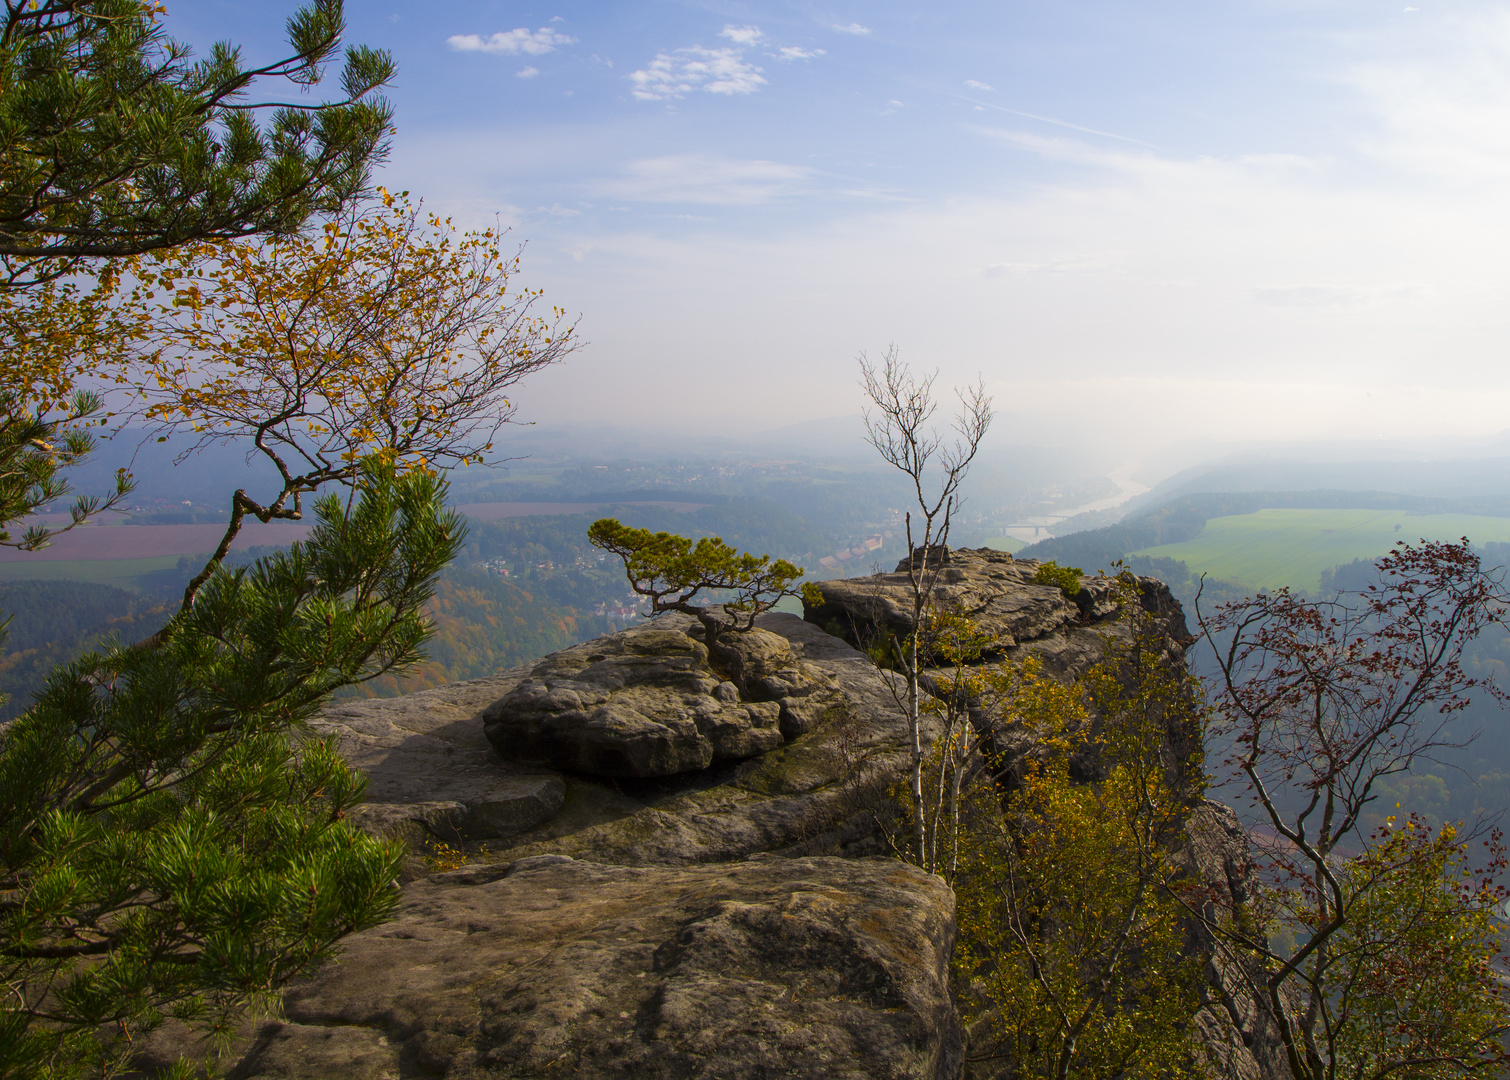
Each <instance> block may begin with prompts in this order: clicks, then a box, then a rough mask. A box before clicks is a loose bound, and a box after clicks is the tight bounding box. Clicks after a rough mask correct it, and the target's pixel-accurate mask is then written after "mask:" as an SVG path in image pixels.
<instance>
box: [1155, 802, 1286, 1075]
mask: <svg viewBox="0 0 1510 1080" xmlns="http://www.w3.org/2000/svg"><path fill="white" fill-rule="evenodd" d="M1185 837H1186V843H1185V846H1184V849H1183V850H1182V851H1181V852H1180V860H1181V862H1182V863H1183V864H1184V866H1185V868H1186V870H1187V871H1188V872H1190V873H1191V874H1192V875H1194V876H1196V877H1198V878H1199V879H1200V880H1201V881H1202V882H1203V883H1205V884H1206V885H1207V886H1208V887H1210V888H1211V889H1212V890H1213V898H1214V902H1215V903H1216V904H1217V905H1218V906H1220V907H1224V908H1226V909H1227V910H1228V911H1229V912H1230V911H1231V910H1232V906H1233V904H1234V902H1235V903H1237V904H1239V905H1242V904H1246V903H1247V902H1248V901H1249V894H1250V893H1251V891H1252V881H1251V880H1250V868H1249V857H1248V837H1247V833H1246V832H1245V831H1244V829H1243V827H1242V825H1241V824H1240V823H1239V821H1238V819H1237V814H1235V813H1234V812H1233V811H1232V809H1231V808H1230V807H1226V806H1223V805H1222V804H1221V803H1217V802H1212V801H1211V800H1209V799H1208V800H1204V801H1202V802H1201V803H1200V804H1199V805H1197V806H1196V807H1195V809H1194V810H1193V811H1192V812H1191V814H1190V818H1189V820H1188V821H1187V822H1186V824H1185ZM1187 932H1188V933H1189V934H1190V938H1191V944H1192V946H1193V947H1194V948H1195V949H1196V950H1197V951H1198V952H1199V953H1200V955H1202V956H1205V957H1207V958H1208V959H1207V961H1206V979H1207V983H1208V987H1209V989H1208V993H1207V1002H1206V1004H1205V1006H1204V1007H1203V1008H1202V1009H1201V1011H1200V1012H1199V1013H1197V1014H1196V1027H1197V1030H1198V1031H1199V1033H1200V1038H1201V1043H1202V1045H1203V1046H1204V1048H1205V1050H1206V1055H1207V1058H1208V1060H1209V1061H1210V1063H1211V1065H1212V1066H1213V1069H1214V1072H1215V1074H1216V1075H1218V1076H1222V1077H1232V1078H1233V1080H1289V1077H1290V1069H1289V1063H1288V1061H1287V1060H1286V1058H1285V1050H1284V1044H1283V1043H1282V1042H1281V1041H1280V1037H1279V1030H1278V1027H1277V1026H1276V1024H1275V1022H1274V1019H1273V1017H1272V1016H1271V1015H1270V1013H1269V1010H1268V1007H1267V1003H1266V1002H1265V1001H1264V1000H1263V999H1261V998H1260V997H1259V996H1258V994H1257V993H1256V992H1255V987H1259V986H1262V985H1263V972H1262V971H1261V970H1260V969H1259V967H1258V965H1257V964H1256V963H1254V962H1252V961H1251V960H1245V959H1244V958H1242V957H1240V956H1237V955H1234V954H1232V953H1230V952H1229V951H1227V950H1226V949H1223V948H1222V947H1221V946H1220V945H1219V944H1218V942H1217V941H1216V940H1215V938H1214V936H1213V935H1212V933H1211V931H1210V930H1209V929H1208V928H1207V927H1205V926H1204V925H1202V924H1200V923H1199V922H1197V921H1193V920H1192V922H1191V923H1190V925H1189V927H1188V931H1187Z"/></svg>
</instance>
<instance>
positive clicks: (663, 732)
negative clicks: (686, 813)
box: [483, 613, 835, 777]
mask: <svg viewBox="0 0 1510 1080" xmlns="http://www.w3.org/2000/svg"><path fill="white" fill-rule="evenodd" d="M700 634H701V627H700V626H699V625H698V624H697V621H696V620H695V619H693V618H691V617H690V616H687V615H682V614H679V613H670V614H667V615H663V616H661V617H660V618H658V619H656V620H654V621H653V622H650V623H646V624H643V625H641V626H638V627H635V628H632V629H630V630H625V631H622V632H620V633H618V634H612V635H610V636H608V637H602V638H598V639H596V640H594V641H590V642H586V643H584V644H581V645H576V646H573V647H572V648H569V649H564V650H562V651H561V652H558V653H554V654H552V655H551V656H548V657H546V658H545V659H544V660H541V661H540V662H539V663H537V664H536V665H535V666H534V667H533V668H531V669H530V672H529V674H528V675H527V676H526V677H525V678H524V679H522V680H521V681H520V682H519V683H518V685H517V686H516V687H514V688H513V689H512V690H511V691H510V692H509V693H508V694H507V695H505V696H504V697H503V698H502V699H500V700H499V701H497V702H496V703H494V704H493V705H490V706H489V707H488V708H487V710H486V711H485V712H484V713H483V725H484V731H485V732H486V734H487V737H488V739H490V740H491V741H492V743H493V745H494V746H495V747H496V748H497V749H498V752H499V753H500V754H501V755H502V756H503V757H504V758H505V759H507V760H511V761H513V760H520V761H536V762H542V763H545V764H548V765H550V766H552V767H554V768H557V769H564V770H569V771H571V772H575V773H585V774H587V775H590V776H604V777H651V776H671V775H675V774H678V773H689V772H697V771H700V770H703V769H706V768H708V767H709V766H710V765H714V764H717V763H719V762H724V761H738V760H743V759H746V758H752V757H755V756H757V755H759V754H763V753H765V752H767V751H770V750H774V749H775V748H776V747H778V746H780V745H781V744H782V742H783V741H784V740H785V739H787V738H793V737H795V736H797V735H800V734H802V733H803V732H805V731H810V730H812V728H813V727H814V726H815V725H816V724H817V723H818V721H819V719H820V718H821V714H822V708H823V707H824V704H825V702H828V703H832V701H833V700H835V698H834V695H833V694H832V693H831V692H830V691H831V688H830V687H829V686H828V685H827V684H826V683H825V681H824V680H823V679H822V678H821V676H819V675H818V674H817V673H816V672H814V671H812V670H811V669H810V668H806V667H805V666H804V665H803V664H802V663H800V662H799V661H798V660H797V659H796V657H794V656H793V654H792V650H791V646H790V644H789V643H788V642H787V641H786V640H785V639H783V638H782V637H780V636H779V635H776V634H772V633H770V632H768V631H766V630H762V629H759V628H757V629H754V630H751V631H749V632H748V633H728V634H725V635H724V636H723V638H722V640H723V641H724V642H725V644H726V645H727V646H728V647H729V648H730V649H732V650H733V651H734V652H736V653H737V654H738V656H739V658H740V660H741V664H740V666H741V668H742V671H741V682H742V683H743V686H742V687H741V686H739V685H736V684H735V683H734V682H733V681H731V680H730V679H729V678H728V677H726V676H727V674H728V673H725V672H720V671H717V670H715V666H714V665H713V664H712V663H710V661H709V655H708V648H707V646H706V645H705V644H704V643H703V642H702V641H700V640H698V637H699V635H700ZM810 699H811V700H810Z"/></svg>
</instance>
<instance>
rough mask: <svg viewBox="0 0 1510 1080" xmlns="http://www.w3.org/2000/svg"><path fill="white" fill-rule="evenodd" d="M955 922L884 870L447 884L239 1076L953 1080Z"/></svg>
mask: <svg viewBox="0 0 1510 1080" xmlns="http://www.w3.org/2000/svg"><path fill="white" fill-rule="evenodd" d="M953 920H954V897H953V894H952V893H951V892H950V891H949V889H948V887H947V886H945V885H944V884H943V882H942V881H940V880H939V879H937V878H935V877H931V876H929V875H926V874H923V873H922V872H920V871H918V870H916V869H914V868H912V867H908V866H905V865H903V864H901V863H897V862H895V861H892V860H889V859H859V860H850V859H828V858H808V859H779V858H771V857H761V858H757V859H755V860H750V861H742V862H737V863H731V864H727V865H721V866H697V867H684V868H677V869H673V868H666V867H656V868H630V867H622V866H605V865H601V864H593V863H584V862H577V861H573V860H570V859H565V858H561V857H559V856H546V857H543V858H536V859H526V860H523V861H520V862H516V863H514V864H512V865H511V866H509V867H508V868H507V869H506V870H505V869H504V868H489V869H487V870H484V871H472V870H462V871H457V872H455V873H451V874H443V875H438V876H436V877H432V878H429V879H427V880H424V881H420V882H415V883H413V884H411V885H409V886H408V888H407V889H406V892H405V899H404V903H403V906H402V908H401V909H400V911H399V913H398V915H397V917H396V918H395V919H394V920H393V921H392V922H389V923H387V924H385V925H383V926H380V927H377V928H375V929H372V930H369V931H366V932H364V933H360V934H356V935H353V936H352V937H351V938H349V939H347V942H346V947H345V955H344V957H343V958H342V960H341V961H340V962H339V963H338V964H336V965H333V966H331V967H329V968H327V969H325V970H324V971H323V972H321V973H320V974H319V975H317V976H316V977H315V978H314V979H312V980H310V981H309V982H306V983H305V984H303V985H301V986H298V987H296V988H294V989H293V990H292V991H290V992H289V993H288V995H287V996H286V998H285V1002H284V1017H283V1019H282V1020H280V1021H270V1022H267V1023H265V1024H263V1025H262V1026H261V1027H260V1028H259V1029H257V1030H256V1031H255V1033H254V1035H253V1037H252V1038H251V1039H250V1040H249V1042H245V1043H243V1044H242V1046H241V1048H239V1050H238V1052H237V1053H236V1054H235V1056H234V1057H233V1061H234V1062H235V1063H234V1065H233V1066H232V1067H231V1068H230V1069H229V1075H230V1076H232V1077H234V1078H237V1080H273V1078H278V1080H295V1078H297V1080H315V1078H320V1080H379V1078H384V1080H386V1078H398V1077H410V1076H414V1077H420V1076H437V1077H438V1076H444V1077H447V1078H449V1080H483V1078H489V1080H504V1078H511V1077H541V1076H554V1075H563V1076H565V1075H570V1076H577V1077H583V1078H605V1080H607V1078H615V1080H617V1078H624V1080H629V1078H634V1080H642V1078H672V1077H676V1078H686V1080H697V1078H707V1080H741V1078H750V1080H756V1078H765V1077H774V1076H811V1077H835V1078H839V1077H843V1078H852V1080H889V1078H896V1080H902V1078H918V1080H924V1078H926V1080H946V1078H947V1080H952V1078H953V1077H954V1076H955V1075H957V1073H958V1069H959V1065H960V1058H961V1054H960V1035H959V1030H958V1024H957V1021H956V1019H955V1013H954V1007H953V1004H952V1001H951V999H950V994H949V954H950V950H951V948H952V944H953V936H954V921H953ZM237 1058H239V1060H236V1059H237Z"/></svg>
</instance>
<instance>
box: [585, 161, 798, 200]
mask: <svg viewBox="0 0 1510 1080" xmlns="http://www.w3.org/2000/svg"><path fill="white" fill-rule="evenodd" d="M812 172H813V170H811V169H809V168H806V167H805V166H802V165H788V164H785V163H784V162H779V161H763V160H742V159H737V158H725V157H718V156H715V155H712V154H671V155H668V156H666V157H654V158H642V159H640V160H639V161H633V162H630V163H629V165H627V166H626V167H625V168H624V171H623V173H622V174H621V175H619V176H617V177H612V178H609V179H604V180H597V181H593V182H592V183H590V184H589V185H588V191H589V193H590V194H592V195H595V196H599V197H604V198H615V199H628V200H632V201H635V202H655V203H700V204H704V205H725V206H747V205H751V204H755V203H767V202H771V201H773V200H775V199H778V198H781V197H782V196H784V195H789V194H794V193H796V192H797V191H798V190H800V189H801V188H802V187H803V186H804V185H805V183H806V181H807V180H808V178H809V177H811V176H812Z"/></svg>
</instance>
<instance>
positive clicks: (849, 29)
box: [828, 22, 870, 35]
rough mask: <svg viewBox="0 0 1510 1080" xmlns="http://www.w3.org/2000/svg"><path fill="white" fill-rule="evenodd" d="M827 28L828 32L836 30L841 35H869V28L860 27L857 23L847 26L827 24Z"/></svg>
mask: <svg viewBox="0 0 1510 1080" xmlns="http://www.w3.org/2000/svg"><path fill="white" fill-rule="evenodd" d="M828 28H829V29H830V30H837V31H839V33H841V34H856V35H864V34H868V33H870V27H868V26H861V25H860V24H859V23H857V22H852V23H849V24H848V25H841V24H839V23H829V24H828Z"/></svg>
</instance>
